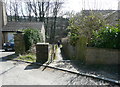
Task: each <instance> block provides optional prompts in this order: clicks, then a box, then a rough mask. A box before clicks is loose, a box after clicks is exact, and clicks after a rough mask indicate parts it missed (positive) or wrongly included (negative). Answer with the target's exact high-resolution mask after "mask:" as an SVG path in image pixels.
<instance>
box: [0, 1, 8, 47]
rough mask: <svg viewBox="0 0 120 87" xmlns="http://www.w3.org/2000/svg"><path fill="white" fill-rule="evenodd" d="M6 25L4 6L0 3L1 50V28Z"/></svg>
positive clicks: (0, 37)
mask: <svg viewBox="0 0 120 87" xmlns="http://www.w3.org/2000/svg"><path fill="white" fill-rule="evenodd" d="M6 24H7V16H6V11H5V5H4V3H3V2H2V1H0V49H1V48H2V28H3V26H4V25H6Z"/></svg>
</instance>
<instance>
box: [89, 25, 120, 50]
mask: <svg viewBox="0 0 120 87" xmlns="http://www.w3.org/2000/svg"><path fill="white" fill-rule="evenodd" d="M91 44H92V46H94V47H99V48H115V49H120V29H119V28H118V27H113V26H106V27H103V28H102V29H100V30H99V31H94V32H93V38H92V40H91Z"/></svg>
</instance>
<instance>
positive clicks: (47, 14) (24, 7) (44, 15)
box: [6, 0, 64, 42]
mask: <svg viewBox="0 0 120 87" xmlns="http://www.w3.org/2000/svg"><path fill="white" fill-rule="evenodd" d="M63 2H64V1H63ZM63 2H61V1H59V0H55V1H54V2H53V1H50V0H47V1H44V0H41V1H40V0H38V1H36V0H29V1H28V2H21V1H16V0H15V1H13V0H10V1H9V2H8V1H7V2H6V9H7V16H8V21H15V22H17V21H29V22H33V21H34V22H44V24H45V29H46V35H47V36H49V37H50V41H51V42H54V40H55V33H56V22H57V18H58V16H59V12H60V10H61V8H62V5H63ZM50 18H52V20H50V25H49V19H50ZM48 26H49V27H50V30H49V32H48Z"/></svg>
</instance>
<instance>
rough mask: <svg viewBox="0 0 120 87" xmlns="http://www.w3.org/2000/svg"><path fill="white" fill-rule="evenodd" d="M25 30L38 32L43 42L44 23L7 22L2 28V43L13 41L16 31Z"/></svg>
mask: <svg viewBox="0 0 120 87" xmlns="http://www.w3.org/2000/svg"><path fill="white" fill-rule="evenodd" d="M27 28H30V29H37V30H40V32H41V34H42V36H43V40H44V42H45V29H44V23H42V22H8V23H7V24H6V25H5V26H3V28H2V33H3V43H6V42H7V41H9V40H11V39H13V38H14V33H15V32H16V31H18V30H23V29H27Z"/></svg>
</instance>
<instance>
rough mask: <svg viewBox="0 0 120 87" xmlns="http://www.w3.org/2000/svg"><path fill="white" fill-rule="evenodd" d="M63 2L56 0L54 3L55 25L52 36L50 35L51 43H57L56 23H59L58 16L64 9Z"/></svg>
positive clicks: (52, 26)
mask: <svg viewBox="0 0 120 87" xmlns="http://www.w3.org/2000/svg"><path fill="white" fill-rule="evenodd" d="M62 4H63V2H60V1H59V0H56V1H55V2H54V3H53V6H54V8H53V23H52V25H51V35H50V41H51V43H54V41H55V32H56V21H57V16H58V13H59V11H60V8H61V7H62Z"/></svg>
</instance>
